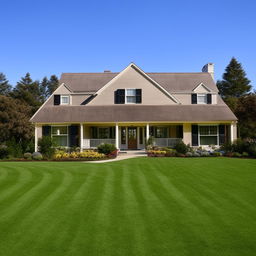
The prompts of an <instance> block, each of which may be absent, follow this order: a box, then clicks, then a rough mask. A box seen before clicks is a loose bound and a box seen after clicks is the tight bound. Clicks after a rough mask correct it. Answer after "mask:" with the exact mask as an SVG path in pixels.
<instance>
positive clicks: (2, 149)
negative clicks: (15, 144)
mask: <svg viewBox="0 0 256 256" xmlns="http://www.w3.org/2000/svg"><path fill="white" fill-rule="evenodd" d="M8 155H9V150H8V147H7V146H6V145H0V159H4V158H7V157H8Z"/></svg>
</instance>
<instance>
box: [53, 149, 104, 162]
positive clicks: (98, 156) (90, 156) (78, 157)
mask: <svg viewBox="0 0 256 256" xmlns="http://www.w3.org/2000/svg"><path fill="white" fill-rule="evenodd" d="M105 159H108V156H107V155H105V154H102V153H98V152H96V151H93V150H86V151H83V152H71V153H67V152H65V151H57V152H56V153H55V154H54V160H55V161H95V160H105Z"/></svg>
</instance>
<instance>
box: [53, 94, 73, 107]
mask: <svg viewBox="0 0 256 256" xmlns="http://www.w3.org/2000/svg"><path fill="white" fill-rule="evenodd" d="M53 104H54V105H69V104H70V96H69V95H59V94H55V95H54V103H53Z"/></svg>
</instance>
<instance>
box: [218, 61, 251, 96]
mask: <svg viewBox="0 0 256 256" xmlns="http://www.w3.org/2000/svg"><path fill="white" fill-rule="evenodd" d="M217 86H218V88H219V91H220V94H221V96H222V97H223V98H224V99H225V98H227V97H236V98H239V97H241V96H244V95H246V94H248V93H249V92H250V90H251V89H252V86H251V85H250V80H249V79H247V77H246V73H245V71H244V70H243V67H242V65H241V63H239V62H238V61H237V60H236V59H235V58H234V57H233V58H232V59H231V61H230V63H229V64H228V66H227V67H226V69H225V73H224V74H223V76H222V80H221V81H217Z"/></svg>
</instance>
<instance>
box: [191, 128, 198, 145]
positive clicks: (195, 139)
mask: <svg viewBox="0 0 256 256" xmlns="http://www.w3.org/2000/svg"><path fill="white" fill-rule="evenodd" d="M192 146H198V125H192Z"/></svg>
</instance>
